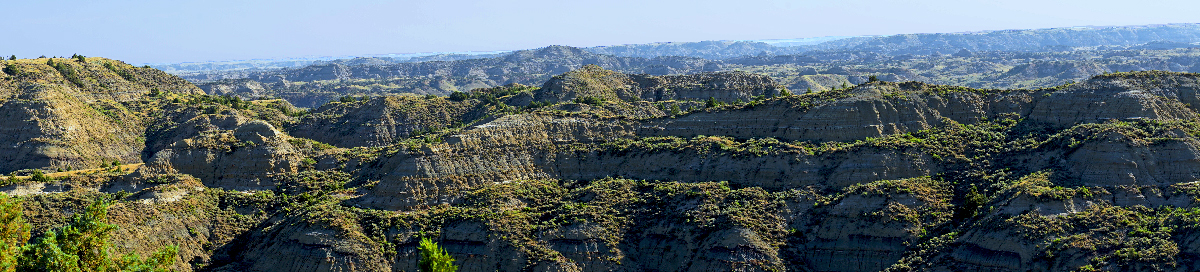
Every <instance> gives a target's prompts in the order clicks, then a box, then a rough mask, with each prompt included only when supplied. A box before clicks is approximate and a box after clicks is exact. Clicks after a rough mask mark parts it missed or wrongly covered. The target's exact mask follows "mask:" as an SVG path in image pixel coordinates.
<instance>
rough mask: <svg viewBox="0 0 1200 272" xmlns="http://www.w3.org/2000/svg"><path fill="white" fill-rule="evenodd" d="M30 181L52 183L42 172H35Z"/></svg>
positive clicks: (30, 176)
mask: <svg viewBox="0 0 1200 272" xmlns="http://www.w3.org/2000/svg"><path fill="white" fill-rule="evenodd" d="M29 179H30V180H33V181H34V182H50V181H51V180H52V179H50V177H48V176H46V174H45V173H42V170H33V174H30V175H29Z"/></svg>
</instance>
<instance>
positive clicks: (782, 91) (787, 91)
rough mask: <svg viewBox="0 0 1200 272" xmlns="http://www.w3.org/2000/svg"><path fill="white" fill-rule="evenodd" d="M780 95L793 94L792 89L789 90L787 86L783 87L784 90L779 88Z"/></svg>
mask: <svg viewBox="0 0 1200 272" xmlns="http://www.w3.org/2000/svg"><path fill="white" fill-rule="evenodd" d="M779 96H781V97H788V96H792V91H789V90H788V89H787V88H783V90H779Z"/></svg>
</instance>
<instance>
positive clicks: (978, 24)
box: [0, 0, 1200, 64]
mask: <svg viewBox="0 0 1200 272" xmlns="http://www.w3.org/2000/svg"><path fill="white" fill-rule="evenodd" d="M5 2H6V3H4V4H3V5H0V21H2V22H3V23H0V37H3V38H2V39H0V54H3V55H6V56H7V55H10V54H16V55H17V56H18V57H36V56H38V55H48V56H70V55H71V54H73V53H79V54H83V55H87V56H102V57H109V58H114V59H120V60H124V61H126V62H129V63H134V64H141V63H163V62H191V61H210V60H236V59H255V58H289V57H314V56H346V55H365V54H385V53H415V52H452V51H492V50H512V49H527V48H536V47H542V46H546V45H552V44H560V45H571V46H598V45H615V44H629V43H647V42H666V41H677V42H682V41H702V40H752V39H785V38H807V37H821V36H853V35H886V34H901V33H932V32H961V31H978V30H998V29H1023V28H1048V27H1067V26H1085V25H1101V26H1109V25H1141V24H1162V23H1197V22H1200V1H1195V0H1170V1H1134V0H1120V1H1110V0H1090V1H1083V0H1069V1H1054V0H1036V1H1030V0H1020V1H997V0H991V1H979V0H935V1H887V0H824V1H773V0H736V1H735V0H722V1H708V0H672V1H653V0H637V1H624V0H616V1H612V0H610V1H597V0H592V1H571V0H554V1H549V0H547V1H497V0H493V1H459V0H442V1H353V0H346V1H308V0H287V1H251V0H245V1H226V0H203V1H196V0H166V1H56V0H45V1H42V0H38V1H20V0H11V1H5Z"/></svg>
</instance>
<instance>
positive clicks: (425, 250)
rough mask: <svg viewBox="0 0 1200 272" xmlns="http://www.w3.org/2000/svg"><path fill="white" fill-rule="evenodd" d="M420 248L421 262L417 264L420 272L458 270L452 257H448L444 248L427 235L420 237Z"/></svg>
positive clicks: (451, 271) (449, 271) (452, 271)
mask: <svg viewBox="0 0 1200 272" xmlns="http://www.w3.org/2000/svg"><path fill="white" fill-rule="evenodd" d="M420 250H421V262H420V263H419V264H418V265H419V266H420V267H421V272H454V271H458V267H457V266H454V257H450V254H449V253H446V250H445V249H442V247H440V246H438V244H437V243H435V242H433V240H430V239H429V238H428V237H421V244H420Z"/></svg>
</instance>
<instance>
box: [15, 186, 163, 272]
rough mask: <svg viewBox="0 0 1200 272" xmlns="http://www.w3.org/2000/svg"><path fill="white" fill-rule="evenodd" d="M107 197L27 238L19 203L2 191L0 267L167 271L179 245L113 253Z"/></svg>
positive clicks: (70, 271) (80, 271)
mask: <svg viewBox="0 0 1200 272" xmlns="http://www.w3.org/2000/svg"><path fill="white" fill-rule="evenodd" d="M109 205H110V203H109V201H107V200H98V201H95V202H93V203H92V204H91V205H89V206H88V207H87V208H86V209H84V210H83V211H80V212H78V213H75V215H74V216H73V217H72V218H71V220H70V221H69V223H68V224H67V225H66V226H62V227H59V228H57V229H52V230H47V231H46V233H45V234H43V235H42V237H40V238H39V239H36V241H32V242H31V241H30V239H29V238H30V234H29V229H30V225H29V224H28V223H26V222H25V220H24V218H23V212H22V210H21V203H20V201H19V200H17V199H13V198H10V197H8V196H7V195H6V194H2V193H0V272H9V271H67V272H108V271H153V272H157V271H171V269H170V268H171V266H172V265H174V263H175V256H176V255H177V254H178V252H179V248H178V247H175V246H168V247H164V248H162V249H159V250H158V251H157V252H155V253H153V254H151V255H150V256H149V257H148V258H146V259H142V258H141V257H140V256H138V255H137V254H134V253H127V254H125V255H121V256H113V254H112V252H113V245H112V242H111V241H109V239H110V238H111V235H112V232H113V231H114V230H116V229H117V226H116V225H114V224H110V223H108V222H106V221H108V207H109Z"/></svg>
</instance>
